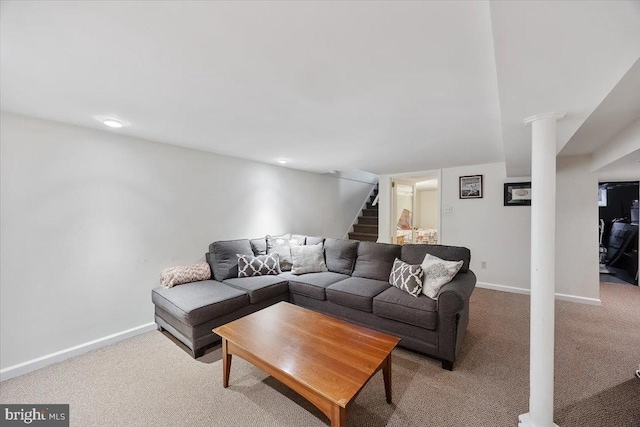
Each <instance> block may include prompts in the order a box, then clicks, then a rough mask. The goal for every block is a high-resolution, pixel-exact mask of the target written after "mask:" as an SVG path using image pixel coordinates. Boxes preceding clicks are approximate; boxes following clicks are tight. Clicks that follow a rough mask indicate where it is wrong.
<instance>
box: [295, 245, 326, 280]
mask: <svg viewBox="0 0 640 427" xmlns="http://www.w3.org/2000/svg"><path fill="white" fill-rule="evenodd" d="M291 258H292V259H293V266H292V267H291V273H292V274H306V273H321V272H323V271H329V270H327V265H326V264H325V263H324V251H323V250H322V243H319V244H317V245H312V246H296V245H293V246H291Z"/></svg>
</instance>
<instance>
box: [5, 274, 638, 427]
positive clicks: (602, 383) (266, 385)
mask: <svg viewBox="0 0 640 427" xmlns="http://www.w3.org/2000/svg"><path fill="white" fill-rule="evenodd" d="M601 290H602V296H601V297H602V301H603V306H601V307H596V306H588V305H582V304H575V303H570V302H563V301H558V302H557V304H556V313H557V316H556V319H557V321H556V326H557V327H556V331H557V333H556V343H557V345H556V399H555V401H556V409H555V422H556V423H558V424H559V425H560V426H561V427H569V426H607V427H610V426H630V427H638V426H640V379H637V378H636V377H635V376H634V371H635V370H636V369H638V364H639V363H640V289H638V287H636V286H630V285H618V284H603V285H602V286H601ZM528 312H529V297H527V296H524V295H516V294H508V293H502V292H496V291H490V290H485V289H476V290H475V292H474V294H473V296H472V302H471V319H470V322H469V330H468V333H467V337H466V339H465V343H464V350H463V353H462V354H461V355H460V359H459V362H458V363H457V364H456V367H455V370H454V371H453V372H448V371H444V370H442V369H441V368H440V363H439V362H437V361H434V360H432V359H429V358H427V357H424V356H421V355H419V354H416V353H413V352H410V351H406V350H402V349H398V350H396V351H395V353H394V360H393V393H394V404H393V405H388V404H386V403H385V395H384V386H383V380H382V376H381V374H378V375H376V376H375V377H374V378H373V379H372V380H371V381H370V382H369V383H368V384H367V385H366V386H365V388H364V390H363V391H362V393H361V394H360V395H359V396H358V398H357V399H356V404H355V405H354V407H353V409H352V411H351V412H350V414H349V416H348V425H350V426H354V427H355V426H424V425H432V426H509V427H515V426H516V425H517V416H518V414H521V413H524V412H527V405H528V357H529V356H528V354H529V351H528V347H529V345H528V342H529V341H528V331H529V322H528V318H529V317H528V316H529V314H528ZM221 374H222V366H221V360H220V348H219V347H215V348H214V349H212V350H211V351H209V352H208V353H207V354H206V355H205V356H203V357H202V358H200V359H198V360H197V361H194V360H193V359H191V358H190V357H189V356H188V355H187V353H186V352H185V351H184V349H183V348H182V347H181V346H178V345H177V344H176V343H175V342H174V341H172V340H171V339H170V338H168V337H167V336H166V335H165V334H162V333H160V332H150V333H147V334H144V335H140V336H137V337H134V338H131V339H129V340H126V341H122V342H120V343H117V344H114V345H112V346H109V347H105V348H102V349H99V350H96V351H93V352H90V353H87V354H84V355H82V356H79V357H76V358H73V359H70V360H67V361H64V362H61V363H58V364H56V365H52V366H49V367H46V368H44V369H41V370H39V371H36V372H32V373H30V374H27V375H23V376H22V377H19V378H14V379H11V380H8V381H5V382H3V383H0V402H2V403H69V404H70V405H71V424H72V425H74V426H124V425H127V426H205V425H207V426H208V425H213V426H325V425H328V420H327V419H326V418H325V417H324V416H323V415H322V414H321V413H320V412H319V411H318V410H317V409H315V408H314V407H313V406H312V405H310V404H309V403H307V402H306V401H304V400H303V399H302V398H300V397H298V396H297V395H296V394H295V393H293V392H292V391H290V390H289V389H287V388H286V387H285V386H283V385H282V384H280V383H278V382H277V381H276V380H274V379H272V378H270V377H267V376H266V375H265V374H263V373H262V372H261V371H259V370H258V369H257V368H254V367H253V366H251V365H249V364H248V363H246V362H244V361H243V360H241V359H239V358H234V361H233V366H232V370H231V385H230V387H229V388H228V389H226V390H224V389H223V388H222V386H221Z"/></svg>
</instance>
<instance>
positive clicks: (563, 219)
mask: <svg viewBox="0 0 640 427" xmlns="http://www.w3.org/2000/svg"><path fill="white" fill-rule="evenodd" d="M591 165H592V159H591V156H590V155H584V156H563V157H558V158H557V162H556V167H557V181H556V194H557V198H556V292H557V293H561V294H566V295H577V296H580V297H583V298H593V299H596V300H597V299H600V273H599V267H598V256H599V252H598V238H599V235H598V219H599V216H598V214H599V212H598V175H597V173H594V172H591ZM533 197H535V193H533Z"/></svg>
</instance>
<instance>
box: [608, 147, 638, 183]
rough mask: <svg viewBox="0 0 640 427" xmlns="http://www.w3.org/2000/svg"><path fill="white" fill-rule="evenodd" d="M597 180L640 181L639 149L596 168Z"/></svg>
mask: <svg viewBox="0 0 640 427" xmlns="http://www.w3.org/2000/svg"><path fill="white" fill-rule="evenodd" d="M598 180H599V181H600V182H605V181H640V150H636V151H634V152H633V153H630V154H627V155H626V156H624V157H622V158H620V159H618V160H616V161H615V162H612V163H610V164H608V165H607V166H605V167H603V168H602V169H600V170H598Z"/></svg>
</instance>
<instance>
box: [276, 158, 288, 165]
mask: <svg viewBox="0 0 640 427" xmlns="http://www.w3.org/2000/svg"><path fill="white" fill-rule="evenodd" d="M278 163H280V164H281V165H286V164H287V163H289V160H287V159H278Z"/></svg>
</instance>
